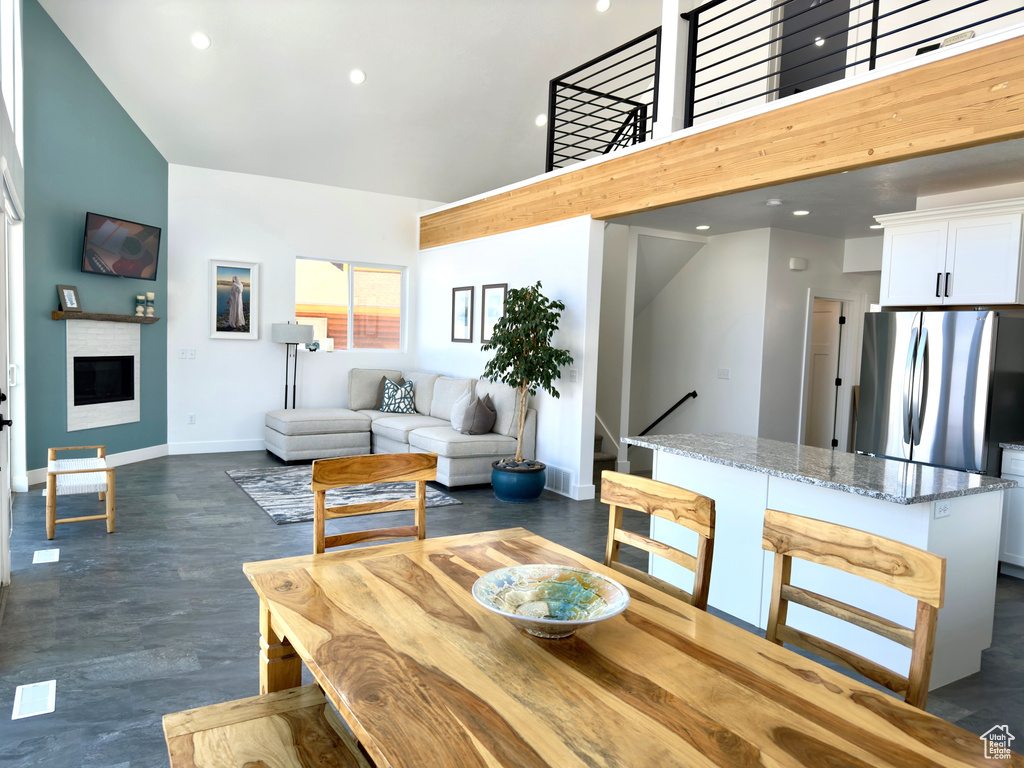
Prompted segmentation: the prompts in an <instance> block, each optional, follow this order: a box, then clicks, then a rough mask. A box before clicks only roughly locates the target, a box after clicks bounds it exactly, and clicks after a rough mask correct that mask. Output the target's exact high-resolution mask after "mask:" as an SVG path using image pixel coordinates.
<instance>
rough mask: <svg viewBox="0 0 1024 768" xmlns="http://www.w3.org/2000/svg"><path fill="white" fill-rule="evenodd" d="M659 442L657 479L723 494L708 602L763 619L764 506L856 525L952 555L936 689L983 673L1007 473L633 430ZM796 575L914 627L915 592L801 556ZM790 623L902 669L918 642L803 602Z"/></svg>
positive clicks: (656, 570)
mask: <svg viewBox="0 0 1024 768" xmlns="http://www.w3.org/2000/svg"><path fill="white" fill-rule="evenodd" d="M623 442H626V443H628V444H630V445H635V446H640V447H644V448H651V449H653V450H654V478H655V479H656V480H661V481H663V482H667V483H671V484H673V485H677V486H680V487H683V488H687V489H689V490H691V491H695V492H697V493H701V494H704V495H706V496H710V497H711V498H713V499H714V500H715V514H716V525H715V550H714V562H713V565H712V570H711V591H710V598H709V604H710V605H711V606H713V607H715V608H717V609H719V610H721V611H724V612H726V613H728V614H731V615H732V616H735V617H737V618H739V619H742V620H743V621H746V622H748V623H750V624H753V625H755V626H758V627H761V628H764V627H765V626H766V624H767V620H768V605H769V598H770V592H771V582H772V562H773V561H772V556H771V555H770V554H769V553H766V552H764V550H762V549H761V530H762V525H763V520H764V511H765V509H778V510H781V511H784V512H791V513H793V514H797V515H805V516H807V517H813V518H817V519H819V520H826V521H828V522H833V523H838V524H840V525H846V526H849V527H851V528H859V529H861V530H864V531H870V532H871V533H876V534H879V535H882V536H887V537H889V538H892V539H896V540H897V541H902V542H905V543H907V544H912V545H914V546H916V547H920V548H921V549H926V550H928V551H929V552H935V553H936V554H939V555H942V556H943V557H945V558H946V593H945V603H944V605H943V607H942V609H941V610H940V611H939V619H938V629H937V633H936V639H935V656H934V662H933V666H932V675H931V686H930V687H931V688H937V687H939V686H941V685H945V684H946V683H949V682H952V681H953V680H958V679H959V678H961V677H965V676H967V675H970V674H973V673H974V672H977V671H978V670H979V669H980V667H981V652H982V651H983V650H985V649H986V648H988V647H989V645H991V642H992V619H993V613H994V606H995V588H996V572H997V567H998V556H999V534H1000V525H1001V517H1002V504H1003V491H1004V489H1007V488H1012V487H1014V486H1015V485H1016V483H1015V482H1013V481H1011V480H1001V479H1000V478H991V477H984V476H981V475H972V474H968V473H966V472H958V471H955V470H948V469H938V468H935V467H928V466H923V465H919V464H910V463H906V462H900V461H892V460H889V459H880V458H875V457H872V456H859V455H855V454H850V453H840V452H835V451H830V450H826V449H822V448H813V447H810V446H800V445H794V444H791V443H784V442H779V441H777V440H767V439H764V438H756V437H748V436H744V435H733V434H707V435H658V436H647V437H627V438H624V439H623ZM651 532H652V535H653V536H654V538H657V539H660V540H662V541H665V542H667V543H671V544H674V545H676V546H682V547H683V548H686V549H688V550H689V551H691V552H692V551H694V546H695V544H694V542H693V541H691V538H692V537H693V534H692V532H690V531H687V530H685V529H682V528H680V527H679V526H677V525H675V524H673V523H669V522H667V521H664V520H661V519H658V518H654V519H653V520H652V527H651ZM651 567H652V573H653V574H654V575H657V576H659V577H661V578H664V579H666V580H668V581H670V582H672V583H675V584H678V585H679V586H681V587H682V588H684V589H687V590H689V589H691V588H692V574H690V573H689V572H687V571H684V570H683V569H681V568H679V567H678V566H676V565H674V564H672V563H668V562H665V561H662V560H660V559H657V558H652V563H651ZM793 581H794V583H796V584H804V585H807V586H810V587H811V588H812V589H814V590H815V591H817V592H821V593H823V594H826V595H829V596H832V597H835V598H837V599H839V600H843V601H845V602H848V603H853V604H856V605H859V606H862V607H864V608H866V609H868V610H870V611H873V612H874V613H877V614H880V615H882V616H885V617H887V618H889V619H892V620H893V621H897V622H900V623H901V624H904V625H906V626H911V627H912V626H913V625H914V616H915V613H914V611H915V607H916V600H913V599H912V598H909V597H907V596H905V595H902V594H900V593H898V592H895V591H894V590H891V589H888V588H886V587H883V586H881V585H879V584H875V583H873V582H868V581H866V580H864V579H858V578H856V577H853V576H850V575H849V574H846V573H842V572H839V571H835V570H832V569H829V568H825V567H823V566H820V565H817V564H814V563H808V562H803V561H794V563H793ZM790 617H791V619H792V623H794V624H795V625H796V626H798V627H799V628H803V629H806V630H807V631H810V632H813V633H814V634H817V635H820V636H821V637H823V638H825V639H827V640H833V641H835V642H840V643H841V644H843V645H844V646H846V647H848V648H851V649H852V650H855V651H857V652H858V653H861V654H862V655H864V656H867V657H868V658H871V659H873V660H875V661H878V662H879V663H882V664H884V665H886V666H888V667H891V668H892V669H894V670H896V671H899V672H901V673H905V672H906V669H907V666H908V665H909V663H910V651H909V649H906V648H903V647H902V646H899V645H897V644H895V643H893V642H891V641H889V640H886V639H884V638H881V637H878V636H877V635H874V634H872V633H871V632H868V631H866V630H862V629H860V628H858V627H854V626H851V625H849V624H846V623H844V622H841V621H839V620H837V619H834V618H832V617H829V616H825V615H823V614H819V613H817V612H815V611H811V610H809V609H806V608H804V607H803V606H797V605H792V606H791V607H790Z"/></svg>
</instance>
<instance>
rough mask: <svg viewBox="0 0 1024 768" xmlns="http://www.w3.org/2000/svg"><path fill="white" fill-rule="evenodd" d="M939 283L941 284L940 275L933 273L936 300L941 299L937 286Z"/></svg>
mask: <svg viewBox="0 0 1024 768" xmlns="http://www.w3.org/2000/svg"><path fill="white" fill-rule="evenodd" d="M941 282H942V273H941V272H936V273H935V298H936V299H941V298H942V294H941V293H940V292H939V284H940V283H941Z"/></svg>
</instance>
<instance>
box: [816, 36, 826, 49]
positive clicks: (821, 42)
mask: <svg viewBox="0 0 1024 768" xmlns="http://www.w3.org/2000/svg"><path fill="white" fill-rule="evenodd" d="M814 44H815V45H816V46H818V47H819V48H821V46H823V45H824V44H825V38H823V37H816V38H814Z"/></svg>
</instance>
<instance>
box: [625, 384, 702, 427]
mask: <svg viewBox="0 0 1024 768" xmlns="http://www.w3.org/2000/svg"><path fill="white" fill-rule="evenodd" d="M696 396H697V390H696V389H695V390H693V391H692V392H687V393H686V394H685V395H683V396H682V397H681V398H680V399H679V401H678V402H677V403H676V404H675V405H673V406H672V407H671V408H669V409H668V410H667V411H665V412H664V413H663V414H661V416H659V417H658V418H656V419H655V420H654V422H653V423H652V424H651V425H650V426H649V427H647V429H645V430H644V431H643V432H641V433H640V435H639V437H643V436H644V435H646V434H647V433H648V432H650V431H651V430H652V429H654V428H655V427H656V426H658V425H659V424H660V423H661V422H662V421H664V419H665V417H666V416H668V415H669V414H670V413H672V411H674V410H675V409H676V408H678V407H679V406H680V405H682V404H683V403H685V402H686V401H687V400H689V399H690V398H691V397H696Z"/></svg>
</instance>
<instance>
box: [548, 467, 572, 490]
mask: <svg viewBox="0 0 1024 768" xmlns="http://www.w3.org/2000/svg"><path fill="white" fill-rule="evenodd" d="M544 488H545V489H547V490H549V491H554V492H555V493H560V494H562V495H563V496H569V495H571V490H572V474H571V473H570V472H569V470H567V469H562V468H561V467H553V466H551V465H550V464H548V471H547V480H546V481H545V485H544Z"/></svg>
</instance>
